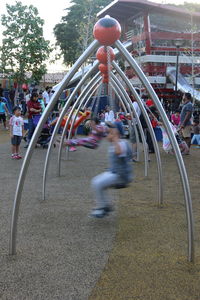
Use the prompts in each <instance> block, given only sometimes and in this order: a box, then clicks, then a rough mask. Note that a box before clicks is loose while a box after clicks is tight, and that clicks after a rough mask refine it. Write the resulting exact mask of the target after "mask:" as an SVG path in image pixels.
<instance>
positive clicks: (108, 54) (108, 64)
mask: <svg viewBox="0 0 200 300" xmlns="http://www.w3.org/2000/svg"><path fill="white" fill-rule="evenodd" d="M106 51H107V66H108V101H109V105H110V108H111V110H112V111H113V112H114V113H115V105H114V99H113V97H112V87H111V84H110V80H111V59H110V47H109V46H108V47H106Z"/></svg>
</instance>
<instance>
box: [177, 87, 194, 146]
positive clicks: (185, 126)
mask: <svg viewBox="0 0 200 300" xmlns="http://www.w3.org/2000/svg"><path fill="white" fill-rule="evenodd" d="M191 101H192V96H191V94H190V93H185V94H184V95H183V107H182V109H181V115H180V128H181V130H182V136H183V139H184V140H185V142H186V144H187V145H188V148H190V145H191V130H192V122H191V117H192V112H193V104H192V102H191Z"/></svg>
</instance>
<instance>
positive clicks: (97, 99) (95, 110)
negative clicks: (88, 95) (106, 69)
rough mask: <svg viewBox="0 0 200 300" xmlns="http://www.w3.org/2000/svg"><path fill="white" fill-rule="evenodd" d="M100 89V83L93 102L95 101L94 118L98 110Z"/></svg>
mask: <svg viewBox="0 0 200 300" xmlns="http://www.w3.org/2000/svg"><path fill="white" fill-rule="evenodd" d="M102 87H103V84H102V83H100V84H99V88H98V94H97V98H95V101H96V105H95V109H94V116H95V117H96V116H97V112H98V108H99V102H100V98H101V93H102ZM95 101H94V103H95Z"/></svg>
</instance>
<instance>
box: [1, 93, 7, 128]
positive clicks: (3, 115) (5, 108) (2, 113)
mask: <svg viewBox="0 0 200 300" xmlns="http://www.w3.org/2000/svg"><path fill="white" fill-rule="evenodd" d="M6 113H7V114H8V115H9V111H8V109H7V107H6V104H5V103H4V102H3V100H2V98H1V97H0V121H1V120H2V121H3V125H4V129H6V130H7V129H8V128H7V126H6Z"/></svg>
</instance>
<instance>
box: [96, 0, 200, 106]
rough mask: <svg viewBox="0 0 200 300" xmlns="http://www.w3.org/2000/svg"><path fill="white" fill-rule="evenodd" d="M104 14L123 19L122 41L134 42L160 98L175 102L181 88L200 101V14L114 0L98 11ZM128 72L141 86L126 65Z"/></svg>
mask: <svg viewBox="0 0 200 300" xmlns="http://www.w3.org/2000/svg"><path fill="white" fill-rule="evenodd" d="M105 15H110V16H111V17H113V18H115V19H117V20H118V21H119V22H120V24H121V26H122V40H123V42H124V41H132V43H133V47H132V50H131V51H132V55H133V56H134V58H135V59H136V60H137V62H138V64H139V65H140V66H141V68H142V70H143V71H144V73H145V74H146V75H147V77H148V79H149V81H150V83H151V84H152V86H153V87H154V89H155V91H156V92H157V94H158V96H159V98H160V99H161V98H163V100H169V101H173V99H177V97H178V92H177V91H179V90H180V91H182V92H191V93H192V94H193V96H194V98H196V99H198V100H200V92H198V89H200V13H192V12H189V11H187V10H184V9H180V8H178V7H176V6H169V5H164V4H158V3H154V2H150V1H146V0H115V1H113V2H112V3H111V4H110V5H108V6H107V7H105V8H104V9H103V10H102V11H100V12H99V13H98V17H99V18H101V17H104V16H105ZM126 75H127V76H128V77H129V79H130V80H131V82H132V83H133V84H134V86H138V87H139V88H140V81H139V80H138V78H137V77H136V76H135V74H134V71H133V70H132V69H131V67H130V66H128V65H127V64H126ZM175 91H176V92H175Z"/></svg>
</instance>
